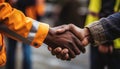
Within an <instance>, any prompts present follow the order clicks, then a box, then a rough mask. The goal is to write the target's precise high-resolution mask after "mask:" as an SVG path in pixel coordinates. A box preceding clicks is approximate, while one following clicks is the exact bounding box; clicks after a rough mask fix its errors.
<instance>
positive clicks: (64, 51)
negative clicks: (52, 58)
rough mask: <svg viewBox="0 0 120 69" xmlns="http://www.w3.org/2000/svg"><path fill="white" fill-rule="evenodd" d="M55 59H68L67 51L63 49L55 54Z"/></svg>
mask: <svg viewBox="0 0 120 69" xmlns="http://www.w3.org/2000/svg"><path fill="white" fill-rule="evenodd" d="M56 57H57V58H59V59H61V60H67V59H68V58H69V54H68V49H63V50H62V51H61V52H60V53H58V54H56Z"/></svg>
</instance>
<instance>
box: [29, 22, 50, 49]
mask: <svg viewBox="0 0 120 69" xmlns="http://www.w3.org/2000/svg"><path fill="white" fill-rule="evenodd" d="M48 31H49V25H48V24H45V23H40V25H39V28H38V31H37V33H36V35H35V37H34V39H33V41H32V43H31V45H33V46H34V47H36V48H38V47H40V46H41V45H42V43H43V41H44V40H45V38H46V36H47V34H48Z"/></svg>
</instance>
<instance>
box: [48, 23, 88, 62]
mask: <svg viewBox="0 0 120 69" xmlns="http://www.w3.org/2000/svg"><path fill="white" fill-rule="evenodd" d="M56 30H57V31H56ZM56 30H55V31H56V32H55V33H56V34H57V35H61V34H62V35H63V34H65V35H66V37H67V38H68V37H69V36H68V35H73V36H75V37H74V39H75V38H76V37H77V38H76V39H77V40H73V41H75V44H76V46H77V48H79V50H80V51H81V52H83V53H85V48H84V46H85V44H84V43H82V40H83V42H87V43H88V41H87V38H85V36H84V34H85V33H84V30H83V29H80V28H78V27H76V26H75V25H73V24H69V25H62V26H58V27H56ZM66 33H67V34H66ZM71 33H72V34H71ZM66 37H64V38H66ZM69 40H70V39H69ZM80 40H81V41H80ZM59 43H60V41H59ZM62 43H63V42H62ZM69 44H70V43H69ZM69 44H66V45H69ZM75 44H74V45H75ZM48 45H49V47H48V49H49V50H50V51H51V53H52V54H53V55H56V57H57V58H59V59H62V60H66V59H67V60H68V58H69V59H72V58H73V57H72V56H71V52H70V51H71V50H68V48H67V47H65V48H63V47H60V46H58V47H57V48H53V47H51V46H50V44H48ZM70 45H71V44H70ZM70 45H69V46H70ZM63 46H64V45H63ZM73 47H74V46H73ZM74 50H75V49H74Z"/></svg>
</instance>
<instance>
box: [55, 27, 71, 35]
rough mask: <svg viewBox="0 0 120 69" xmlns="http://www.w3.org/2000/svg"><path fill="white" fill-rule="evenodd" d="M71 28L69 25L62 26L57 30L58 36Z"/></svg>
mask: <svg viewBox="0 0 120 69" xmlns="http://www.w3.org/2000/svg"><path fill="white" fill-rule="evenodd" d="M69 29H70V28H69V26H68V25H62V26H60V27H59V28H58V29H57V30H56V34H61V33H64V32H65V31H68V30H69Z"/></svg>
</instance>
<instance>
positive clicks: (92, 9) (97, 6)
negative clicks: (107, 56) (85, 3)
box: [85, 0, 120, 49]
mask: <svg viewBox="0 0 120 69" xmlns="http://www.w3.org/2000/svg"><path fill="white" fill-rule="evenodd" d="M101 3H102V1H101V0H91V1H90V3H89V7H88V10H89V13H90V14H88V15H87V18H86V22H85V26H86V25H88V24H91V23H92V22H93V21H97V20H98V19H99V16H97V15H98V14H99V12H100V10H101ZM114 11H115V12H119V11H120V0H116V4H115V7H114ZM93 14H94V15H93ZM114 48H115V49H120V38H117V39H115V40H114Z"/></svg>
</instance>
